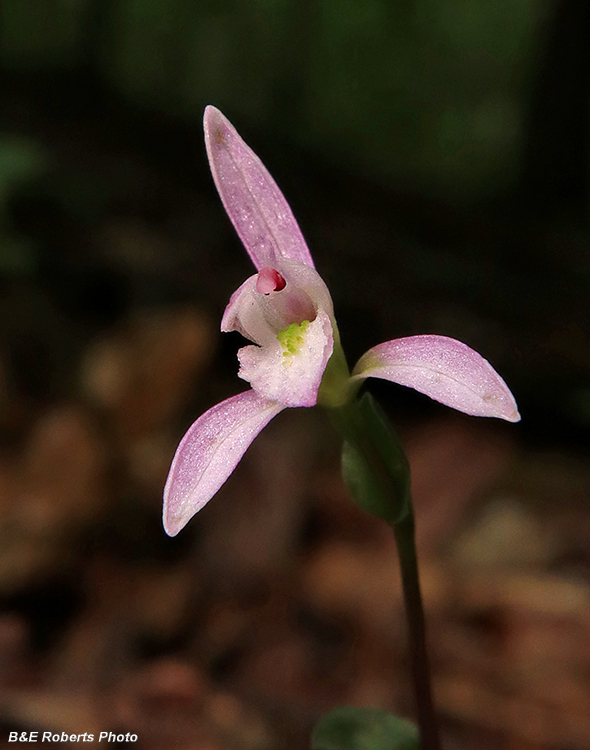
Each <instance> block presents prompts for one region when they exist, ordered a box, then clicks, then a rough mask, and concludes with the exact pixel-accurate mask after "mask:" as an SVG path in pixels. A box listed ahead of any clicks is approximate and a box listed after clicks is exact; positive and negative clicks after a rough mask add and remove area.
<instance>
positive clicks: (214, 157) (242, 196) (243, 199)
mask: <svg viewBox="0 0 590 750" xmlns="http://www.w3.org/2000/svg"><path fill="white" fill-rule="evenodd" d="M204 129H205V146H206V148H207V155H208V157H209V164H210V167H211V172H212V174H213V179H214V181H215V185H216V187H217V190H218V192H219V195H220V197H221V200H222V202H223V205H224V207H225V210H226V212H227V215H228V216H229V218H230V219H231V222H232V224H233V225H234V227H235V229H236V231H237V233H238V235H239V237H240V239H241V240H242V242H243V243H244V247H245V248H246V250H247V251H248V254H249V255H250V258H251V259H252V261H253V263H254V265H255V266H256V268H257V269H260V268H262V267H263V266H270V267H274V265H273V264H274V262H275V261H276V260H277V259H278V258H286V259H290V260H297V261H299V262H300V263H304V264H305V265H307V266H311V268H314V263H313V259H312V257H311V253H310V252H309V248H308V247H307V244H306V242H305V240H304V238H303V235H302V234H301V230H300V229H299V225H298V224H297V222H296V220H295V217H294V216H293V212H292V211H291V207H290V206H289V204H288V203H287V201H286V200H285V197H284V195H283V194H282V192H281V191H280V189H279V187H278V185H277V184H276V182H275V181H274V179H273V178H272V177H271V175H270V173H269V171H268V170H267V169H266V167H265V166H264V164H263V163H262V162H261V160H260V159H259V158H258V156H256V154H255V153H254V151H252V149H251V148H250V147H249V146H247V145H246V143H244V141H243V140H242V138H241V137H240V136H239V135H238V132H237V131H236V129H235V128H234V126H233V125H232V124H231V123H230V122H229V120H228V119H227V118H226V117H224V115H222V113H221V112H220V111H219V110H218V109H216V108H215V107H213V106H211V105H209V106H208V107H206V108H205V116H204Z"/></svg>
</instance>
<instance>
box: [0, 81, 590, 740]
mask: <svg viewBox="0 0 590 750" xmlns="http://www.w3.org/2000/svg"><path fill="white" fill-rule="evenodd" d="M5 83H6V86H5V89H4V94H3V96H4V101H5V104H6V110H5V111H6V113H7V114H6V115H5V121H4V127H5V128H6V129H8V124H10V128H9V130H10V132H11V133H12V134H17V135H11V138H12V140H5V141H4V145H5V149H4V152H3V155H4V159H5V162H4V165H5V169H4V172H3V174H5V175H6V174H8V173H9V168H13V170H14V171H13V174H14V177H13V178H11V179H12V182H11V183H10V189H8V187H6V186H5V189H4V191H3V212H4V213H3V216H4V227H3V231H4V240H3V247H4V248H5V252H4V255H3V258H4V263H5V268H4V272H5V273H4V280H3V282H2V291H3V294H2V301H1V303H0V326H1V332H2V340H1V342H0V399H1V409H2V411H1V415H2V416H1V425H0V427H1V437H2V443H3V446H2V447H3V450H2V457H1V459H0V498H1V500H0V502H1V505H0V511H1V516H0V535H1V538H2V545H1V548H0V596H1V601H2V615H1V616H0V664H1V665H2V671H1V677H0V681H1V693H0V723H1V725H2V734H1V736H0V741H1V742H4V745H5V746H6V747H9V746H12V745H9V744H8V743H7V742H6V737H7V733H8V732H9V731H15V730H18V731H31V730H33V729H38V730H40V731H43V730H52V731H55V732H58V733H61V732H62V731H65V732H68V733H84V732H93V733H94V734H97V733H98V732H99V731H105V730H106V731H111V730H112V731H115V732H122V733H124V732H128V731H130V732H134V733H137V734H138V737H139V740H138V742H137V745H136V746H137V747H138V748H141V750H164V749H165V748H171V747H174V748H176V749H177V750H183V749H184V748H186V750H189V748H194V749H195V750H197V749H198V750H274V749H275V748H276V749H277V750H278V749H279V748H281V749H282V748H285V749H288V750H291V749H292V750H299V748H305V747H308V736H309V731H310V727H311V725H312V723H313V722H314V721H315V720H316V719H317V718H318V716H319V715H321V714H322V713H325V712H327V711H329V710H330V709H331V708H332V707H334V706H335V705H342V704H349V705H373V706H377V707H381V708H385V709H389V710H392V711H395V712H400V713H402V714H404V715H407V716H410V717H411V716H412V711H413V708H412V703H411V700H410V696H411V687H410V684H409V678H408V673H407V664H406V650H405V637H404V623H403V612H402V604H401V598H400V590H399V581H398V570H397V565H396V563H395V552H394V548H393V542H392V538H391V535H390V534H389V533H388V530H387V528H385V527H384V525H383V524H381V523H379V522H378V521H375V520H372V519H368V518H365V517H364V516H363V515H361V514H360V512H358V511H357V510H356V509H355V508H354V507H353V506H352V505H351V503H350V502H349V500H348V499H347V497H346V494H345V491H344V488H343V485H342V483H341V479H340V476H339V464H338V462H339V445H338V442H337V439H336V438H335V437H331V434H332V433H331V431H330V426H329V423H328V420H327V419H326V417H325V415H324V414H322V413H321V412H319V411H317V410H297V411H289V412H287V413H284V414H281V415H280V416H279V417H277V418H276V419H275V420H274V421H273V423H271V425H270V426H269V427H268V428H267V429H266V430H265V431H264V432H263V434H262V435H261V436H260V437H259V438H258V439H257V440H256V442H255V443H254V444H253V446H252V447H251V449H250V450H249V451H248V453H247V454H246V457H245V458H244V460H243V462H242V464H241V465H240V467H239V468H238V469H237V470H236V472H235V473H234V474H233V475H232V477H231V478H230V480H229V481H228V482H227V484H226V485H225V486H224V488H223V489H222V490H221V492H220V493H219V495H218V496H217V497H216V498H215V499H214V501H212V502H211V504H210V506H208V507H207V508H206V509H205V510H204V511H203V512H202V513H201V514H200V515H199V517H198V518H196V519H195V520H193V521H192V522H191V524H190V525H189V526H188V527H187V529H186V530H184V531H183V532H182V533H181V534H180V535H179V537H177V538H175V539H173V540H171V539H168V538H166V537H165V535H164V532H163V530H162V528H161V521H160V510H161V493H162V487H163V485H164V482H165V478H166V474H167V470H168V467H169V464H170V460H171V458H172V455H173V452H174V449H175V447H176V445H177V443H178V440H179V438H180V437H181V436H182V434H183V430H184V429H186V427H188V425H189V424H190V423H191V421H192V420H193V419H194V418H196V416H198V415H199V414H200V413H201V412H202V411H204V410H205V409H206V408H208V407H209V406H211V405H212V404H214V403H216V402H217V401H218V400H220V399H221V398H223V397H226V396H229V395H231V394H232V393H235V392H237V391H238V390H239V389H241V388H242V386H243V384H242V383H241V382H240V381H239V380H237V378H236V374H235V373H236V361H235V351H236V350H237V348H238V346H239V345H240V339H239V337H238V336H235V337H234V336H233V335H231V336H227V335H226V336H223V337H222V336H221V334H219V332H218V323H219V320H220V317H221V312H222V310H223V306H224V304H225V303H226V300H227V299H228V298H229V295H230V294H231V292H233V290H234V289H235V288H236V287H237V285H238V283H240V282H241V281H242V280H243V279H244V278H245V277H246V275H247V274H248V273H249V272H250V270H249V268H248V261H247V258H246V256H245V254H244V253H243V251H242V250H241V248H240V247H239V242H238V241H237V238H235V237H233V235H232V231H231V227H230V226H229V222H228V221H227V219H226V218H225V216H224V214H223V210H222V206H221V204H220V202H219V201H218V199H217V197H216V195H215V194H214V191H213V188H212V185H211V183H210V178H209V176H208V174H207V171H206V164H205V156H204V150H203V149H200V148H199V146H198V144H199V143H200V138H201V136H200V132H197V131H196V130H195V129H191V128H187V127H180V126H178V124H177V123H174V122H172V121H167V120H166V119H158V118H152V119H149V118H148V124H147V125H146V118H147V115H146V114H145V113H143V112H142V111H140V110H135V111H131V110H128V109H121V108H119V107H117V106H116V105H113V108H112V109H111V110H107V111H106V112H105V114H104V119H103V120H101V121H99V122H97V121H95V120H94V119H93V116H91V115H92V113H91V112H90V114H89V113H88V112H85V111H84V108H83V107H82V109H76V106H78V105H76V106H74V105H72V109H71V110H70V111H68V109H67V96H66V95H65V94H64V91H65V90H67V86H69V85H71V86H74V87H75V86H76V85H78V84H77V83H76V81H75V80H74V81H71V82H69V83H66V84H61V85H63V86H64V87H65V88H64V89H63V90H60V91H56V90H55V89H54V83H55V82H54V81H53V79H47V80H45V79H40V81H39V82H38V89H37V90H36V91H35V95H34V96H29V95H26V94H23V90H22V88H21V86H20V82H19V80H18V79H17V78H9V77H7V78H6V79H5ZM78 94H79V92H78V93H77V94H76V96H74V97H73V99H74V100H75V101H77V102H79V101H80V100H81V97H80V96H78ZM57 110H59V113H60V114H59V117H57V115H56V112H57ZM235 124H236V125H239V123H235ZM17 136H18V137H17ZM6 144H8V145H6ZM31 144H34V148H33V147H32V146H31ZM155 144H159V145H157V146H156V145H155ZM162 144H164V145H162ZM19 149H20V150H19ZM36 149H37V150H36ZM257 150H258V151H259V153H260V155H261V156H262V158H263V159H264V158H265V154H264V152H263V149H261V148H259V149H257ZM15 154H16V155H17V157H18V158H16V157H15ZM291 156H292V158H293V161H294V162H295V163H296V164H297V169H298V172H300V173H301V174H300V176H299V177H293V175H291V176H289V174H288V173H286V175H285V179H283V180H282V181H281V180H279V182H280V184H281V185H282V186H283V187H284V190H285V193H286V195H287V196H288V197H290V196H291V194H292V192H294V191H295V193H296V194H298V195H299V196H301V195H303V194H305V197H304V198H302V199H300V200H302V201H303V210H302V211H300V212H297V215H298V216H300V218H301V224H302V227H303V231H304V233H305V234H306V236H308V237H310V238H311V239H312V240H313V243H312V250H313V252H314V257H315V260H316V264H317V266H318V268H319V270H320V272H321V273H322V275H323V276H324V277H325V278H326V280H327V281H328V283H329V285H330V286H331V288H332V290H333V292H334V297H335V303H336V311H337V315H338V317H339V320H340V322H341V331H342V334H343V338H344V343H345V346H346V344H347V342H350V351H351V352H352V354H351V355H350V356H351V360H352V359H354V355H355V354H356V355H358V354H360V353H361V352H362V351H363V350H364V349H366V348H368V347H369V346H371V345H373V344H375V343H377V342H378V341H380V340H383V339H385V338H393V337H395V336H398V335H408V334H411V333H418V332H437V333H448V334H449V335H455V336H457V337H459V338H464V339H465V340H466V341H468V342H469V343H470V344H472V345H474V346H475V347H476V348H477V349H479V350H480V351H482V353H484V355H485V356H486V357H488V358H489V359H490V360H491V361H492V363H493V364H494V365H495V366H497V368H498V370H499V371H500V372H501V373H502V374H503V375H504V376H505V378H506V380H507V381H508V383H509V384H510V386H511V387H512V388H513V390H514V392H515V394H516V397H517V400H518V401H519V405H521V407H522V413H523V423H522V426H518V427H513V426H510V425H504V424H497V423H492V422H488V421H485V420H477V419H470V418H467V417H463V416H462V415H457V414H453V413H450V412H449V411H447V410H444V409H443V408H442V407H438V406H437V405H430V404H426V403H425V401H424V400H423V399H422V398H421V397H419V396H414V395H412V394H406V393H401V390H400V389H397V388H395V387H394V386H390V387H389V388H387V389H386V388H384V387H382V386H380V385H377V386H375V388H374V392H375V393H376V394H377V395H378V396H379V398H380V400H382V401H383V402H384V405H385V407H386V408H387V410H388V411H390V412H391V413H392V415H393V418H394V420H395V422H396V424H397V426H398V428H399V430H400V433H401V435H402V437H403V440H404V443H405V445H406V446H407V450H408V455H409V458H410V463H411V467H412V477H413V490H414V496H415V503H416V508H417V523H418V540H419V547H420V553H421V561H422V562H421V570H422V579H423V586H424V594H425V601H426V607H427V617H428V624H429V634H430V643H431V649H432V663H433V671H434V684H435V693H436V703H437V706H438V709H439V712H440V716H441V721H442V725H443V728H444V732H445V737H446V741H445V747H446V748H447V750H452V749H453V748H457V749H459V748H465V749H468V748H473V749H474V750H475V749H477V750H486V748H490V749H491V748H494V749H496V748H497V749H498V750H500V749H501V750H585V749H586V748H588V747H589V746H590V544H589V540H590V513H589V500H590V469H589V468H588V441H587V436H588V423H589V418H588V414H589V411H590V407H589V404H590V400H589V398H588V390H587V389H588V382H589V380H588V374H589V373H590V354H589V351H590V349H589V347H588V340H587V330H586V329H585V322H584V321H585V320H586V318H587V296H586V292H587V277H588V267H589V266H588V254H587V235H586V233H585V230H583V229H582V228H580V227H575V228H572V225H571V224H568V223H567V222H563V223H560V222H559V221H553V223H551V224H550V225H549V226H548V225H547V224H545V223H544V219H543V217H536V218H535V219H531V218H528V219H526V220H518V219H516V218H515V217H514V215H512V216H510V215H509V214H508V212H507V210H506V206H504V205H503V206H488V207H487V208H486V209H485V210H482V211H479V210H478V211H471V212H469V211H467V212H466V213H464V214H462V213H461V212H458V211H455V210H453V209H451V208H449V207H448V206H445V205H444V204H442V203H437V202H434V201H431V200H426V199H423V198H420V197H417V196H412V195H409V196H408V195H405V194H404V193H403V192H395V191H391V190H387V189H385V188H382V187H379V186H376V185H372V184H370V183H369V182H367V181H366V180H363V179H362V178H360V177H355V176H353V175H351V174H347V173H345V172H339V171H337V169H336V168H334V167H328V166H327V165H325V164H322V163H318V162H314V161H313V160H307V161H305V159H304V158H303V155H302V154H299V153H296V152H293V153H292V154H290V157H291ZM11 160H12V161H11ZM6 164H8V167H6ZM11 165H12V167H11ZM307 175H309V176H310V184H309V188H308V189H307V188H306V187H303V185H304V182H303V181H304V179H305V177H306V176H307ZM285 183H286V184H285ZM6 184H8V183H6ZM333 186H335V187H333ZM289 188H291V190H290V189H289ZM332 188H333V189H332ZM306 190H307V192H306ZM503 212H504V213H503ZM301 214H302V216H301ZM501 216H502V217H504V221H503V222H502V221H498V217H501ZM506 217H508V218H506ZM307 227H310V230H308V229H307ZM516 247H518V248H519V251H518V253H517V252H516V251H515V248H516ZM316 248H317V250H316ZM4 745H2V747H4ZM72 746H73V745H72Z"/></svg>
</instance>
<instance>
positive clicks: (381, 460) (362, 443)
mask: <svg viewBox="0 0 590 750" xmlns="http://www.w3.org/2000/svg"><path fill="white" fill-rule="evenodd" d="M331 412H332V419H333V422H334V424H335V426H336V429H337V430H338V432H339V433H340V434H341V435H342V437H343V438H344V440H345V441H346V442H347V443H348V444H349V446H351V447H352V449H353V450H354V452H355V453H354V455H355V456H357V457H358V459H359V461H361V462H362V463H357V464H356V466H353V468H354V470H355V472H356V473H355V476H357V478H358V476H359V475H361V476H362V475H364V478H365V482H366V479H367V477H369V476H370V477H372V481H373V483H372V484H371V487H372V488H373V493H372V494H373V495H378V496H379V497H378V498H377V499H376V502H373V499H371V498H367V497H366V493H363V492H358V491H357V493H356V497H355V500H356V502H357V503H358V504H359V505H360V506H361V507H363V509H364V510H367V511H368V512H371V513H373V514H374V515H377V516H379V517H381V518H383V519H384V520H386V521H387V522H388V523H389V524H390V525H391V527H392V529H393V532H394V534H395V540H396V543H397V551H398V556H399V560H400V568H401V577H402V586H403V593H404V604H405V611H406V619H407V624H408V643H409V653H410V663H411V668H412V677H413V682H414V695H415V698H416V710H417V714H418V728H419V732H420V750H440V739H439V733H438V725H437V721H436V717H435V713H434V704H433V701H432V690H431V685H430V666H429V660H428V652H427V648H426V623H425V618H424V608H423V605H422V594H421V591H420V578H419V575H418V558H417V554H416V542H415V530H414V515H413V510H412V501H411V496H410V469H409V465H408V462H407V459H406V456H405V453H404V451H403V448H402V446H401V444H400V442H399V440H398V438H397V436H396V435H395V433H394V432H393V430H392V429H391V427H390V425H389V423H388V420H387V418H386V417H385V415H384V414H383V413H382V412H381V410H380V409H379V407H378V406H377V404H376V403H375V402H374V400H373V399H372V398H371V397H370V396H369V394H365V396H363V398H362V399H359V400H354V401H351V402H349V403H348V404H346V405H344V406H342V407H340V408H337V409H332V410H331ZM362 467H364V468H362ZM344 469H345V467H344V466H343V470H344ZM344 473H345V478H346V471H344ZM349 488H350V487H349ZM350 489H352V491H353V494H355V492H354V489H355V488H354V487H352V488H350ZM357 489H358V487H357Z"/></svg>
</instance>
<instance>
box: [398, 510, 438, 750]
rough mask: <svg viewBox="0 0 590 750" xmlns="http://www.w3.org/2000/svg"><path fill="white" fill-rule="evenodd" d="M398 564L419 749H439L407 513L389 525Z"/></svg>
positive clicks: (411, 522)
mask: <svg viewBox="0 0 590 750" xmlns="http://www.w3.org/2000/svg"><path fill="white" fill-rule="evenodd" d="M393 531H394V534H395V540H396V542H397V551H398V555H399V560H400V566H401V575H402V586H403V591H404V602H405V605H406V618H407V621H408V641H409V652H410V663H411V666H412V676H413V678H414V696H415V698H416V710H417V712H418V727H419V729H420V748H421V750H440V737H439V733H438V724H437V721H436V717H435V713H434V704H433V701H432V689H431V685H430V663H429V659H428V650H427V648H426V621H425V618H424V607H423V605H422V593H421V591H420V577H419V574H418V557H417V555H416V542H415V534H414V517H413V514H412V513H410V514H409V515H408V516H407V517H406V518H405V519H403V520H402V521H400V522H399V523H397V524H395V525H394V527H393Z"/></svg>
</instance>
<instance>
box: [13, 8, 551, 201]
mask: <svg viewBox="0 0 590 750" xmlns="http://www.w3.org/2000/svg"><path fill="white" fill-rule="evenodd" d="M543 12H546V6H545V4H541V3H538V2H532V0H498V1H497V2H494V3H490V2H488V0H396V2H391V0H225V1H224V2H219V0H1V1H0V13H1V17H2V24H1V26H0V62H1V63H2V65H3V66H4V67H5V68H9V69H12V70H15V69H16V70H28V71H30V70H31V69H35V68H40V69H41V68H43V69H46V68H48V67H52V66H53V67H54V68H62V69H63V68H68V67H70V68H75V67H76V66H85V67H86V68H88V67H90V68H91V69H92V70H93V71H94V72H95V74H96V75H97V76H98V77H99V79H100V80H102V81H103V82H104V83H106V84H107V85H108V86H109V87H111V88H112V89H115V90H116V91H117V92H119V93H120V94H122V95H123V96H124V97H126V98H128V99H130V100H132V101H135V102H136V103H140V104H141V105H143V106H146V107H148V108H152V109H158V110H161V111H164V112H166V113H168V114H171V115H175V116H177V117H180V118H189V119H195V120H196V119H197V118H200V116H201V113H202V110H203V107H204V105H205V104H207V103H214V104H216V105H217V106H219V107H220V108H221V109H223V110H224V111H225V112H226V113H227V114H228V116H229V117H230V118H231V119H234V120H235V121H236V122H239V123H240V126H241V129H242V130H246V132H247V125H248V124H251V125H252V126H253V127H255V126H259V125H260V124H261V123H263V124H264V126H265V127H267V128H270V127H272V129H273V131H274V132H275V133H277V135H279V136H280V137H284V138H286V139H288V140H290V141H291V142H293V143H294V144H297V145H299V146H304V147H306V148H310V149H312V150H315V151H317V152H318V153H320V154H322V155H324V156H325V158H327V159H328V160H330V161H332V162H333V163H336V164H347V165H351V166H352V167H353V168H354V169H357V170H360V171H364V172H365V173H367V174H369V175H371V176H373V177H377V178H379V179H382V180H384V181H385V182H388V181H389V182H391V181H394V180H395V181H397V182H398V183H399V181H400V180H401V181H403V183H404V184H406V185H408V186H409V187H416V188H418V189H420V190H422V191H424V190H426V191H429V192H434V193H443V192H444V194H445V195H447V196H448V195H453V194H454V195H455V196H456V197H460V196H461V195H465V194H469V195H473V194H474V191H475V193H476V194H480V195H486V194H489V193H490V192H495V191H497V190H499V189H501V188H503V187H507V186H508V185H509V184H510V182H511V180H512V178H513V177H514V175H515V173H516V170H517V167H518V163H519V158H520V148H521V137H522V123H523V108H524V106H525V105H526V102H527V96H528V84H529V77H530V71H531V66H532V65H533V63H534V55H533V54H532V52H533V50H534V49H535V44H536V41H537V39H538V37H539V34H540V33H541V21H542V14H543Z"/></svg>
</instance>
